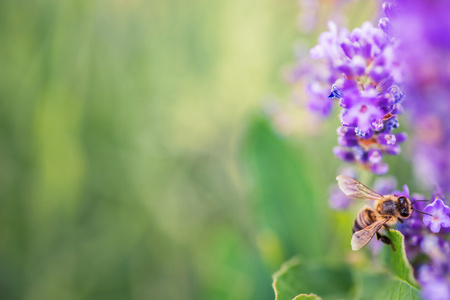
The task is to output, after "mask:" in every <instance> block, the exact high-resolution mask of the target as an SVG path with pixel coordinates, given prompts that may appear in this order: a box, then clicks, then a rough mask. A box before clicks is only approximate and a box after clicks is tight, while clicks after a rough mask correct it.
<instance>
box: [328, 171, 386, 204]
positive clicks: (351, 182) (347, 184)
mask: <svg viewBox="0 0 450 300" xmlns="http://www.w3.org/2000/svg"><path fill="white" fill-rule="evenodd" d="M336 179H337V181H338V185H339V188H340V189H341V190H342V191H343V192H344V194H346V195H347V197H349V198H352V199H358V200H374V201H376V200H379V199H380V198H382V197H383V196H381V195H380V194H378V193H376V192H374V191H372V190H371V189H369V188H368V187H367V186H365V185H364V184H362V183H361V182H359V181H358V180H356V179H353V178H351V177H348V176H345V175H339V176H338V177H336Z"/></svg>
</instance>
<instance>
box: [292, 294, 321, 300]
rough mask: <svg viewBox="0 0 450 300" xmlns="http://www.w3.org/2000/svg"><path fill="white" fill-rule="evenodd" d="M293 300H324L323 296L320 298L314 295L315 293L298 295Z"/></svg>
mask: <svg viewBox="0 0 450 300" xmlns="http://www.w3.org/2000/svg"><path fill="white" fill-rule="evenodd" d="M293 300H322V298H320V297H319V296H317V295H314V294H309V295H306V294H300V295H298V296H297V297H295V298H294V299H293Z"/></svg>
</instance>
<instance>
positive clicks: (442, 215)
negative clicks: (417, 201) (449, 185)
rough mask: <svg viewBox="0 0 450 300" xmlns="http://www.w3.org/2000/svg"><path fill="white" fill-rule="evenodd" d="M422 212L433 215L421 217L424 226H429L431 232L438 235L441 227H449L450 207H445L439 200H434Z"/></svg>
mask: <svg viewBox="0 0 450 300" xmlns="http://www.w3.org/2000/svg"><path fill="white" fill-rule="evenodd" d="M424 211H425V212H426V213H429V214H431V215H433V216H429V215H425V216H424V217H423V223H424V224H425V226H429V227H430V230H431V231H432V232H434V233H439V231H440V230H441V227H445V228H448V227H450V217H449V214H450V207H448V206H447V205H445V204H444V202H443V201H442V200H441V199H438V198H436V200H434V201H433V203H431V204H428V205H427V206H426V207H425V209H424Z"/></svg>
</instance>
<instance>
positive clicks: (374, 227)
mask: <svg viewBox="0 0 450 300" xmlns="http://www.w3.org/2000/svg"><path fill="white" fill-rule="evenodd" d="M336 179H337V181H338V185H339V188H340V189H341V190H342V191H343V192H344V194H346V195H347V197H349V198H352V199H359V200H372V201H375V204H374V208H372V207H369V206H365V207H364V208H363V209H362V210H361V211H360V212H359V214H358V216H357V217H356V220H355V223H354V224H353V236H352V242H351V244H352V250H355V251H356V250H359V249H361V248H362V247H364V246H365V245H367V244H368V243H369V242H370V240H371V239H372V238H373V237H374V235H375V234H376V235H377V239H378V240H381V241H382V242H383V243H386V244H388V245H391V246H392V248H393V249H394V251H395V248H394V245H393V244H392V242H391V240H390V239H389V238H388V237H387V236H385V235H382V234H380V233H379V232H378V231H379V230H380V229H381V228H383V227H385V228H389V227H392V226H394V225H395V224H396V223H397V221H399V222H401V223H403V220H404V219H407V218H409V217H410V216H411V214H412V213H413V212H414V211H417V212H419V213H423V214H427V213H425V212H422V211H419V210H416V209H414V208H413V206H412V205H413V204H414V203H415V202H416V201H427V200H416V201H414V202H411V201H410V200H409V199H408V198H407V197H404V196H396V195H380V194H378V193H376V192H374V191H372V190H371V189H369V188H368V187H366V186H365V185H364V184H362V183H361V182H359V181H358V180H355V179H353V178H351V177H348V176H345V175H339V176H337V177H336Z"/></svg>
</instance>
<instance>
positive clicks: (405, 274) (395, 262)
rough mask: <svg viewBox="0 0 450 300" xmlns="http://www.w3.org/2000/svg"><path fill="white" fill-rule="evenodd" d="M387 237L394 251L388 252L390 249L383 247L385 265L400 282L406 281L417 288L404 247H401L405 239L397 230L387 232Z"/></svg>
mask: <svg viewBox="0 0 450 300" xmlns="http://www.w3.org/2000/svg"><path fill="white" fill-rule="evenodd" d="M388 236H389V238H390V239H391V241H392V244H393V245H394V247H395V249H396V251H389V250H390V249H387V247H385V249H384V251H383V252H384V253H383V254H384V257H385V259H384V261H385V263H386V265H387V266H388V267H389V268H390V269H391V270H392V271H393V273H394V274H395V275H397V277H399V278H400V279H401V280H404V281H406V282H407V283H409V284H410V285H412V286H414V287H418V286H419V284H418V283H417V281H416V280H415V279H414V273H413V269H412V267H411V264H410V263H409V261H408V259H407V257H406V253H405V247H404V246H403V245H404V239H405V237H404V236H403V235H402V234H401V233H400V232H399V231H397V230H389V231H388Z"/></svg>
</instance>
